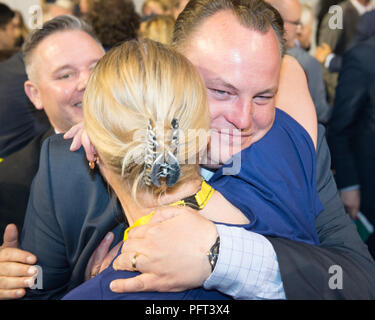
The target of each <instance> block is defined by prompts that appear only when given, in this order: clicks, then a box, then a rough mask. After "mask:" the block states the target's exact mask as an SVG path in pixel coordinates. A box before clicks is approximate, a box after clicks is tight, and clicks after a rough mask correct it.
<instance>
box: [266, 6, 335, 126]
mask: <svg viewBox="0 0 375 320" xmlns="http://www.w3.org/2000/svg"><path fill="white" fill-rule="evenodd" d="M266 2H268V3H269V4H271V5H272V6H273V7H275V8H276V9H277V10H278V11H279V12H280V15H281V17H282V18H283V20H284V29H285V40H286V46H287V51H286V53H287V54H289V55H291V56H293V57H294V58H296V60H297V61H298V62H299V63H300V65H301V66H302V68H303V69H304V71H305V73H306V76H307V82H308V86H309V91H310V94H311V98H312V99H313V102H314V105H315V108H316V113H317V116H318V121H319V122H320V123H322V124H326V123H327V122H328V120H329V118H330V115H331V107H330V105H329V104H328V102H327V99H326V89H325V85H324V81H323V73H322V68H321V65H320V63H319V61H318V60H316V59H315V58H314V57H313V56H311V55H310V54H309V53H308V52H307V51H305V50H304V49H302V48H299V47H298V46H296V39H297V35H298V32H300V31H301V28H302V24H301V15H302V6H301V4H300V2H299V1H298V0H284V1H279V0H266Z"/></svg>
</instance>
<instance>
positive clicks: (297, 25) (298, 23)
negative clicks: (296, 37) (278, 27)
mask: <svg viewBox="0 0 375 320" xmlns="http://www.w3.org/2000/svg"><path fill="white" fill-rule="evenodd" d="M284 22H287V23H290V24H293V25H295V26H296V27H297V28H301V27H302V23H301V21H290V20H284Z"/></svg>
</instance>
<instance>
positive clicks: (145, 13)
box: [141, 0, 172, 18]
mask: <svg viewBox="0 0 375 320" xmlns="http://www.w3.org/2000/svg"><path fill="white" fill-rule="evenodd" d="M141 10H142V18H147V17H149V16H153V15H170V14H172V3H171V1H170V0H145V2H144V3H143V5H142V9H141Z"/></svg>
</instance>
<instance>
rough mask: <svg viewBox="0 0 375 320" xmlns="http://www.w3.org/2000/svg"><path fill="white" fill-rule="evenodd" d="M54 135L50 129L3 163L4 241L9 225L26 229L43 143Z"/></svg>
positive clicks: (0, 205)
mask: <svg viewBox="0 0 375 320" xmlns="http://www.w3.org/2000/svg"><path fill="white" fill-rule="evenodd" d="M52 134H54V131H53V128H50V129H49V130H47V131H46V132H44V133H43V134H40V135H38V136H37V137H35V138H34V139H33V140H31V141H30V142H29V143H28V144H27V145H26V146H25V147H23V148H22V149H21V150H19V151H17V152H15V153H13V154H11V155H10V156H9V157H7V158H6V159H4V161H3V162H1V163H0V239H3V233H4V230H5V227H6V226H7V225H8V224H9V223H15V224H16V225H17V227H18V230H22V225H23V221H24V218H25V213H26V208H27V202H28V200H29V193H30V187H31V182H32V180H33V178H34V176H35V174H36V172H37V171H38V167H39V155H40V150H41V148H42V143H43V141H44V140H45V139H46V138H47V137H49V136H50V135H52Z"/></svg>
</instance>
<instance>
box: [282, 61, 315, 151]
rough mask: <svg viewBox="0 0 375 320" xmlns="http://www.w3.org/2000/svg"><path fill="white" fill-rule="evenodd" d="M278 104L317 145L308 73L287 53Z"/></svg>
mask: <svg viewBox="0 0 375 320" xmlns="http://www.w3.org/2000/svg"><path fill="white" fill-rule="evenodd" d="M276 106H277V107H278V108H280V109H281V110H283V111H284V112H286V113H287V114H289V115H290V116H291V117H292V118H293V119H294V120H296V121H297V122H298V123H299V124H300V125H301V126H302V127H303V128H304V129H305V130H306V131H307V132H308V133H309V135H310V137H311V139H312V141H313V143H314V146H316V142H317V136H318V121H317V115H316V110H315V106H314V103H313V101H312V98H311V95H310V92H309V88H308V85H307V78H306V74H305V72H304V70H303V69H302V67H301V65H300V64H299V63H298V61H297V60H296V59H295V58H293V57H292V56H289V55H285V56H284V58H283V61H282V67H281V74H280V83H279V91H278V93H277V96H276Z"/></svg>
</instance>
